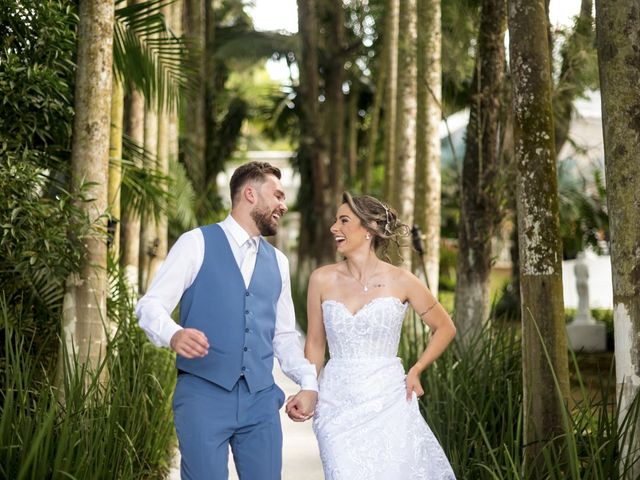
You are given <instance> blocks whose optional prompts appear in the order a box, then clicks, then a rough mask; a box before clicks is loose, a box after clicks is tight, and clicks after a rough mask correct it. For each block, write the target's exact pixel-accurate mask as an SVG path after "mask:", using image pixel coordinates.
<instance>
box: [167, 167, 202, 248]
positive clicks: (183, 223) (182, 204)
mask: <svg viewBox="0 0 640 480" xmlns="http://www.w3.org/2000/svg"><path fill="white" fill-rule="evenodd" d="M169 176H170V177H171V179H172V181H173V188H172V190H173V192H174V194H173V196H172V197H171V202H170V209H169V212H170V213H169V230H170V232H169V236H170V237H174V238H175V237H177V236H178V235H180V234H181V233H182V232H185V231H187V230H190V229H192V228H195V227H196V225H197V224H198V218H197V216H196V211H195V208H194V205H195V204H196V192H195V191H194V189H193V184H192V183H191V180H190V179H189V175H188V174H187V170H186V169H185V167H184V165H183V164H182V163H180V162H178V161H177V160H172V161H170V162H169Z"/></svg>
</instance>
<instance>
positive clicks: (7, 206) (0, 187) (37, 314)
mask: <svg viewBox="0 0 640 480" xmlns="http://www.w3.org/2000/svg"><path fill="white" fill-rule="evenodd" d="M47 180H48V179H47V178H46V177H45V175H44V173H43V171H42V170H40V169H39V168H38V167H36V166H34V165H33V164H32V163H30V162H18V161H14V160H7V161H5V162H3V163H1V164H0V191H2V195H1V196H0V291H1V292H3V294H4V296H5V298H6V301H7V302H8V303H10V304H11V305H14V307H15V308H16V309H18V310H21V312H22V317H23V319H24V320H25V321H26V319H30V321H31V322H35V323H37V324H39V325H40V326H47V325H50V324H52V323H53V324H57V317H58V315H59V314H60V311H61V308H62V297H63V295H64V282H65V280H66V278H67V276H68V275H69V274H70V273H71V272H74V271H77V270H78V268H79V265H80V262H81V260H82V256H83V251H84V250H83V249H84V247H83V245H82V239H83V237H84V236H85V235H86V234H88V233H89V231H90V226H89V225H88V223H87V222H86V220H85V218H84V217H83V216H82V214H81V212H80V210H79V209H78V208H77V207H76V206H74V203H73V201H72V200H73V199H72V197H71V196H70V195H69V194H68V193H66V192H64V191H60V192H59V193H58V194H57V195H56V196H55V197H49V196H45V195H44V194H43V193H44V190H45V188H46V185H47ZM33 327H34V328H35V325H34V326H33Z"/></svg>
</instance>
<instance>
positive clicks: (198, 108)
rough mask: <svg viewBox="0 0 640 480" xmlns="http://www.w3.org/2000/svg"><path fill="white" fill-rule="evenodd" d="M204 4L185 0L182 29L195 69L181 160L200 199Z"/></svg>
mask: <svg viewBox="0 0 640 480" xmlns="http://www.w3.org/2000/svg"><path fill="white" fill-rule="evenodd" d="M205 1H206V0H184V3H183V14H182V15H183V16H182V22H183V23H182V26H183V31H184V35H185V37H186V38H187V40H188V42H189V57H190V59H189V62H190V63H191V64H192V65H193V66H194V68H195V71H196V72H197V73H196V78H194V79H193V82H194V89H193V92H190V94H189V95H187V97H186V98H185V102H184V104H185V107H184V108H185V110H184V111H185V115H184V140H185V149H184V160H185V165H186V167H187V173H188V174H189V177H190V178H191V181H192V183H193V187H194V190H195V191H196V195H197V196H199V197H202V196H203V195H204V192H205V190H206V171H207V169H206V165H205V158H206V157H205V148H206V143H205V142H206V132H205V125H206V115H205V84H206V81H205V74H206V70H205V69H206V65H205V63H206V62H205V58H204V53H205V45H206V43H205V42H206V39H205V33H206V26H205V19H206V15H205V5H204V2H205Z"/></svg>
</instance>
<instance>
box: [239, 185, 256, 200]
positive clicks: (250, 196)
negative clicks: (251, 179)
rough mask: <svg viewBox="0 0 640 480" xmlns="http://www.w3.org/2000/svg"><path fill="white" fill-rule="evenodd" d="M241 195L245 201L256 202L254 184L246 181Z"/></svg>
mask: <svg viewBox="0 0 640 480" xmlns="http://www.w3.org/2000/svg"><path fill="white" fill-rule="evenodd" d="M242 196H243V197H244V199H245V200H246V201H247V202H249V203H251V204H254V203H256V200H257V198H256V188H255V186H254V185H252V184H250V183H247V184H246V185H245V186H244V187H242Z"/></svg>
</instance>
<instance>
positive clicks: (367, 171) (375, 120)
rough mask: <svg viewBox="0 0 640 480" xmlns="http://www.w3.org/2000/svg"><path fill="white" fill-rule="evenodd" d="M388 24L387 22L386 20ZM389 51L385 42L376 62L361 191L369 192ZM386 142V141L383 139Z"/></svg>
mask: <svg viewBox="0 0 640 480" xmlns="http://www.w3.org/2000/svg"><path fill="white" fill-rule="evenodd" d="M387 24H388V22H387ZM388 63H389V52H388V51H387V44H386V40H385V44H384V46H383V47H382V56H381V58H380V63H379V64H378V76H377V79H376V86H375V91H374V92H373V106H372V107H371V124H370V126H369V132H368V140H367V141H368V146H367V156H366V157H365V159H364V165H363V167H362V191H363V192H370V191H371V183H372V177H373V166H374V164H375V159H376V153H377V152H378V131H379V129H380V110H381V107H382V102H383V101H384V99H385V91H384V89H385V83H386V79H387V74H388V67H387V64H388ZM385 144H386V141H385Z"/></svg>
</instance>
